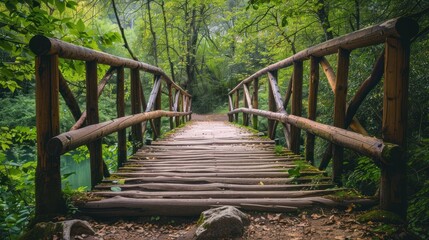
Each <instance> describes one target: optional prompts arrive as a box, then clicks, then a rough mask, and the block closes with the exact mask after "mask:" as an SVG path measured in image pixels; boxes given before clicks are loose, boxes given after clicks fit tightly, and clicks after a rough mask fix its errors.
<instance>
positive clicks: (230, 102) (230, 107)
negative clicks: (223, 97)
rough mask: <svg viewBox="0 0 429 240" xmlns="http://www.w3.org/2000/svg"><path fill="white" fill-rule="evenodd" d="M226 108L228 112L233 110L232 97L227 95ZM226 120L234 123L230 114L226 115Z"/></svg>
mask: <svg viewBox="0 0 429 240" xmlns="http://www.w3.org/2000/svg"><path fill="white" fill-rule="evenodd" d="M228 108H229V111H230V112H231V111H232V110H234V105H233V103H232V95H231V94H228ZM228 120H229V121H230V122H233V121H234V115H232V114H228Z"/></svg>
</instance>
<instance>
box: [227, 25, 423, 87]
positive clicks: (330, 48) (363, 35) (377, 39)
mask: <svg viewBox="0 0 429 240" xmlns="http://www.w3.org/2000/svg"><path fill="white" fill-rule="evenodd" d="M417 32H418V24H417V23H416V22H415V21H414V20H412V19H410V18H406V17H399V18H395V19H391V20H388V21H386V22H384V23H381V24H379V25H376V26H371V27H367V28H364V29H361V30H358V31H355V32H352V33H350V34H347V35H344V36H341V37H338V38H335V39H331V40H329V41H326V42H323V43H321V44H318V45H315V46H313V47H310V48H307V49H304V50H302V51H300V52H298V53H296V54H294V55H293V56H291V57H288V58H286V59H284V60H282V61H279V62H277V63H274V64H271V65H269V66H268V67H265V68H263V69H261V70H259V71H257V72H256V73H254V74H253V75H251V76H250V77H248V78H246V79H244V80H243V81H241V82H240V83H239V84H238V85H237V86H236V87H235V88H233V89H232V90H231V91H230V92H229V94H232V93H233V92H235V91H236V90H237V89H238V88H240V87H241V86H242V85H243V84H244V83H248V82H251V81H252V79H255V78H258V77H260V76H262V75H264V74H266V73H268V72H270V71H275V70H278V69H281V68H285V67H289V66H291V65H292V64H293V63H294V62H297V61H302V60H307V59H308V58H310V57H311V56H313V57H322V56H326V55H330V54H333V53H336V52H337V51H338V49H340V48H341V49H345V50H349V51H351V50H353V49H356V48H362V47H367V46H371V45H376V44H379V43H383V42H384V41H385V40H386V38H387V37H397V38H411V37H412V36H414V35H416V34H417Z"/></svg>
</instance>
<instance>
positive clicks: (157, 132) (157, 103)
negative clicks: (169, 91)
mask: <svg viewBox="0 0 429 240" xmlns="http://www.w3.org/2000/svg"><path fill="white" fill-rule="evenodd" d="M155 82H159V87H158V92H157V94H156V99H155V102H154V110H161V108H162V106H161V104H162V98H161V96H162V94H161V89H162V81H161V78H160V76H154V85H156V83H155ZM153 122H154V125H155V126H154V127H155V129H154V131H153V139H154V140H156V139H157V138H158V137H159V136H161V134H162V133H161V118H160V117H159V118H155V119H154V120H153Z"/></svg>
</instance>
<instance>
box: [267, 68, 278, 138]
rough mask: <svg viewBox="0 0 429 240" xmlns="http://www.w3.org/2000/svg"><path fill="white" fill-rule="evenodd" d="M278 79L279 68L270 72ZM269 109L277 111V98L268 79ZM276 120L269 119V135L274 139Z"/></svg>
mask: <svg viewBox="0 0 429 240" xmlns="http://www.w3.org/2000/svg"><path fill="white" fill-rule="evenodd" d="M270 73H271V74H272V76H273V77H274V78H275V79H277V70H276V71H272V72H270ZM268 111H271V112H277V106H276V99H275V98H274V92H273V87H272V86H271V84H270V82H269V81H268ZM275 127H276V123H275V120H271V119H268V137H269V138H270V139H274V138H275V137H276V129H275Z"/></svg>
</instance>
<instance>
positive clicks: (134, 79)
mask: <svg viewBox="0 0 429 240" xmlns="http://www.w3.org/2000/svg"><path fill="white" fill-rule="evenodd" d="M139 82H140V72H139V69H131V114H138V113H141V111H142V106H141V99H140V92H141V90H140V84H139ZM131 136H132V140H133V152H137V150H138V149H139V148H140V147H141V146H143V135H142V124H136V125H133V126H132V127H131Z"/></svg>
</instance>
